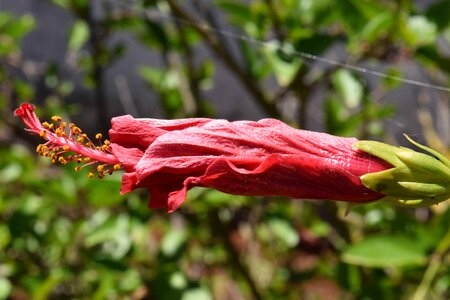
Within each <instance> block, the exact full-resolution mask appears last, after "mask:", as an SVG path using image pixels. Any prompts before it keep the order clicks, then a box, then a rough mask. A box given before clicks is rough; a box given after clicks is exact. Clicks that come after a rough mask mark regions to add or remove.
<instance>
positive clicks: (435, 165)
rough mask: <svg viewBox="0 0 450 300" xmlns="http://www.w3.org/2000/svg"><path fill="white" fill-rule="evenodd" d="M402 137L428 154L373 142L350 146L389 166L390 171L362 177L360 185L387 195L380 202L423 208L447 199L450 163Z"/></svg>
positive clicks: (424, 147)
mask: <svg viewBox="0 0 450 300" xmlns="http://www.w3.org/2000/svg"><path fill="white" fill-rule="evenodd" d="M405 137H406V138H407V139H408V141H410V142H411V143H412V144H413V145H415V146H417V147H418V148H420V149H422V150H424V151H426V152H428V153H429V154H430V155H428V154H424V153H420V152H416V151H414V150H411V149H409V148H405V147H395V146H391V145H388V144H384V143H380V142H375V141H359V142H356V143H355V144H353V147H355V148H357V149H359V150H361V151H364V152H367V153H369V154H371V155H373V156H376V157H378V158H380V159H382V160H384V161H386V162H388V163H389V164H391V165H392V168H390V169H387V170H384V171H380V172H375V173H368V174H365V175H363V176H361V182H362V183H363V184H364V186H366V187H367V188H369V189H371V190H373V191H376V192H378V193H381V194H383V195H385V196H386V197H384V198H382V199H380V200H383V201H387V202H390V203H395V204H397V205H401V206H408V207H424V206H430V205H433V204H437V203H439V202H442V201H445V200H447V199H449V198H450V161H449V160H448V159H447V158H446V157H445V156H444V155H442V154H440V153H439V152H437V151H435V150H433V149H431V148H428V147H426V146H423V145H421V144H419V143H417V142H415V141H413V140H412V139H411V138H410V137H408V136H406V135H405Z"/></svg>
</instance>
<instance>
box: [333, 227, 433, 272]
mask: <svg viewBox="0 0 450 300" xmlns="http://www.w3.org/2000/svg"><path fill="white" fill-rule="evenodd" d="M426 259H427V258H426V256H425V253H424V251H423V249H422V248H420V247H417V244H416V243H415V242H414V240H412V239H409V238H407V237H404V236H395V235H378V236H371V237H367V238H365V239H364V240H362V241H361V242H359V243H356V244H354V245H351V246H349V247H348V248H347V249H346V250H345V251H344V252H343V253H342V260H343V261H345V262H347V263H349V264H355V265H360V266H366V267H382V268H390V267H407V266H418V265H419V266H420V265H423V264H424V263H425V262H426Z"/></svg>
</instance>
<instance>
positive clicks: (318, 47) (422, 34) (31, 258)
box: [0, 0, 450, 300]
mask: <svg viewBox="0 0 450 300" xmlns="http://www.w3.org/2000/svg"><path fill="white" fill-rule="evenodd" d="M100 2H102V4H103V6H104V7H103V9H104V14H103V17H102V18H94V17H93V16H92V10H93V8H92V5H93V4H92V3H93V1H92V2H91V1H87V0H54V1H52V3H54V5H58V6H59V7H61V9H64V10H66V11H68V12H70V13H71V14H72V15H73V17H74V19H75V21H74V22H73V25H72V26H71V28H70V30H69V32H68V38H67V49H66V51H67V53H66V54H67V60H68V62H67V63H68V64H69V65H72V66H73V72H75V73H77V72H78V73H79V74H82V76H83V81H84V84H85V85H86V87H87V88H89V89H92V90H94V91H95V95H96V99H95V100H96V102H95V107H94V108H95V109H96V110H97V117H98V118H97V122H98V124H97V127H98V129H99V130H104V129H105V128H106V126H107V124H108V120H106V119H105V116H104V113H103V114H102V111H103V110H102V108H104V107H105V105H106V103H107V99H106V98H105V97H104V96H105V92H104V91H105V88H106V87H105V83H104V72H105V69H106V68H108V67H109V66H111V65H112V64H114V62H115V61H117V60H118V59H120V58H121V57H122V56H123V55H124V54H125V53H126V48H127V45H126V44H123V43H121V42H116V43H110V40H109V38H110V37H111V36H113V35H114V34H115V33H118V32H127V33H129V34H131V35H132V36H133V37H134V38H135V39H136V40H138V41H139V42H140V43H141V45H143V46H145V47H147V48H148V49H149V51H155V52H157V53H159V54H160V55H161V57H162V63H163V64H162V65H151V62H149V65H145V66H142V67H141V68H140V70H138V72H139V74H140V76H141V77H142V79H143V80H144V81H145V82H146V83H147V84H148V87H149V88H150V89H152V90H153V91H154V92H155V93H156V95H157V96H158V97H159V99H160V103H161V108H162V111H163V112H164V114H165V116H166V117H167V118H175V117H192V116H214V114H215V111H214V108H213V107H212V105H211V104H210V102H209V101H207V98H206V96H205V93H204V92H205V91H206V90H208V89H210V88H211V87H212V86H213V85H215V84H217V83H216V82H215V81H214V76H215V71H216V69H217V65H218V64H219V63H220V64H223V65H224V66H225V67H226V69H227V70H228V71H229V72H230V73H231V74H232V75H233V76H234V77H235V78H236V80H237V82H238V84H240V85H241V87H242V88H244V90H245V91H246V92H247V93H248V95H249V96H250V98H251V100H252V101H254V102H255V103H256V104H257V105H259V106H260V107H261V108H262V110H263V111H264V112H265V114H266V115H267V116H269V117H275V118H279V119H283V120H285V121H288V122H290V123H292V124H294V125H295V126H299V127H302V128H307V127H308V124H309V123H308V122H309V121H311V120H310V119H311V116H310V115H309V112H310V109H311V107H312V105H314V104H315V103H314V101H318V100H316V99H317V97H315V94H317V93H318V92H320V93H321V94H320V95H322V96H321V98H323V99H324V100H323V103H322V104H321V105H319V107H321V114H320V115H321V116H322V123H323V127H324V128H325V130H326V131H328V132H330V133H333V134H337V135H351V136H356V137H360V138H367V137H378V138H379V139H382V138H384V137H386V138H388V137H389V135H387V134H386V130H385V127H384V123H383V122H382V121H383V120H384V119H386V118H392V119H394V120H395V116H396V115H395V110H394V108H393V107H391V106H387V105H385V104H382V103H380V101H379V99H381V98H382V97H384V96H385V95H387V94H388V93H389V92H390V91H392V90H394V89H395V88H397V87H398V86H399V83H398V82H396V81H392V80H389V79H386V80H384V81H380V83H379V85H378V86H377V87H376V88H374V87H371V86H370V85H369V83H368V82H367V79H366V78H365V77H364V76H363V75H362V74H360V73H356V72H353V71H352V70H349V69H342V68H340V67H339V66H337V65H326V64H325V66H324V67H322V68H316V66H315V64H314V62H312V61H311V60H308V59H307V58H305V57H304V56H302V55H298V53H299V52H300V51H301V52H305V53H308V54H312V55H320V56H325V55H326V54H327V53H329V52H330V51H331V52H332V51H336V47H338V48H339V49H341V50H342V49H344V50H345V53H346V55H347V57H348V60H349V61H350V62H351V63H352V64H354V65H357V64H360V63H365V62H375V63H377V64H380V65H381V64H387V65H390V67H391V68H390V69H389V70H388V71H387V72H389V74H392V75H393V76H403V74H402V73H401V72H402V69H401V68H395V63H396V62H398V61H405V60H408V61H410V60H412V61H415V62H416V63H417V64H418V65H420V67H421V68H422V70H423V71H424V72H428V73H430V74H436V73H438V74H440V75H443V76H444V78H445V80H444V81H441V83H440V84H443V85H446V84H447V82H448V79H447V76H448V72H449V70H450V58H449V56H448V55H445V54H442V51H441V50H440V48H439V47H438V39H439V40H440V42H441V43H445V45H447V46H448V44H449V43H450V22H449V19H448V11H449V5H448V3H449V2H448V1H446V0H441V1H434V2H433V3H432V4H430V5H429V6H428V7H426V8H425V9H424V10H419V9H418V8H417V7H415V5H414V3H413V2H412V1H403V0H402V1H400V0H399V1H375V0H366V1H359V0H315V1H312V0H301V1H292V0H280V1H273V0H254V1H249V3H248V4H244V2H243V1H237V0H236V1H231V0H216V1H212V2H210V3H204V1H198V2H197V3H196V4H192V5H193V6H192V7H191V8H190V9H187V8H186V7H185V6H183V3H181V1H179V2H177V1H174V0H168V1H145V0H142V1H135V3H134V4H133V6H132V7H128V6H124V7H122V8H121V9H117V7H113V6H110V4H108V3H109V2H108V1H100ZM118 3H119V4H120V3H122V2H121V1H118ZM120 7H121V6H120V5H119V8H120ZM201 9H203V11H206V12H208V11H209V12H211V11H214V12H215V13H220V15H221V16H222V17H223V19H224V22H227V24H229V26H228V27H227V28H228V29H227V30H229V31H231V30H232V31H233V32H237V33H238V34H239V35H240V36H246V37H248V38H239V39H234V40H233V41H232V43H235V44H236V47H231V46H230V43H231V42H230V41H228V39H227V38H229V37H230V36H226V35H223V34H220V33H221V30H222V29H221V27H219V25H218V23H217V22H216V21H215V20H214V18H211V17H209V18H208V16H211V15H210V14H209V15H208V13H206V14H205V15H204V16H203V18H202V20H201V21H200V19H199V16H200V15H201V13H198V14H197V12H196V10H198V11H200V12H201V11H202V10H201ZM147 12H148V13H147ZM155 12H157V15H156V17H152V14H151V13H155ZM160 13H162V14H163V17H161V15H159V14H160ZM158 16H159V17H158ZM167 16H169V17H167ZM205 22H206V23H208V26H203V25H205ZM35 25H36V20H35V19H34V18H33V16H31V15H24V16H14V15H13V14H11V13H8V12H0V113H1V116H2V118H1V119H0V185H1V186H2V188H1V189H0V219H1V222H0V299H6V298H10V299H49V298H50V299H63V298H65V299H67V298H70V299H72V298H76V299H183V300H191V299H196V300H208V299H415V300H418V299H448V298H449V297H450V291H449V286H450V272H449V268H448V266H449V262H450V256H449V245H450V209H448V204H445V203H444V204H441V205H439V206H438V207H434V208H430V209H416V210H409V209H408V210H407V209H399V208H394V207H389V206H387V205H385V204H381V203H375V204H370V205H365V206H360V207H356V208H353V210H352V211H351V213H350V214H349V215H346V207H345V206H344V205H341V204H336V203H331V202H320V201H293V200H289V199H281V198H280V199H279V198H270V199H269V198H263V197H241V196H232V195H226V194H223V193H220V192H217V191H213V190H207V189H200V188H196V189H194V190H192V191H191V192H190V193H189V196H188V200H187V201H186V203H185V204H184V205H183V206H182V208H181V209H180V210H178V211H177V212H175V213H173V214H170V215H168V214H166V213H165V212H162V211H150V210H148V209H147V199H146V198H147V197H148V195H146V194H145V193H140V192H135V193H132V194H127V195H126V196H120V195H119V186H120V175H113V176H108V177H106V178H105V179H104V180H102V181H96V180H89V179H87V177H86V172H87V171H86V172H84V173H83V172H80V173H74V172H72V167H70V166H68V167H55V166H53V165H51V164H50V163H49V162H48V161H46V160H44V159H41V158H40V157H37V156H36V154H35V153H34V150H32V149H33V146H31V145H32V144H36V139H33V138H30V137H29V136H28V135H27V134H26V133H24V132H23V130H22V125H21V124H19V122H18V121H17V120H14V119H13V117H12V114H11V111H12V109H13V108H14V107H16V106H17V104H18V103H19V102H20V101H22V100H24V99H29V100H30V101H31V100H32V99H33V98H34V97H37V96H38V95H39V97H42V99H39V101H40V103H42V108H41V112H42V113H43V114H44V115H45V114H46V115H47V116H48V115H51V114H53V113H57V114H62V115H67V114H70V112H72V111H73V107H67V106H64V105H63V103H64V102H65V101H64V100H65V99H66V98H67V97H68V96H69V95H70V94H71V93H72V92H73V90H74V88H75V85H76V83H75V82H72V81H71V80H69V79H67V77H64V76H62V75H61V71H60V70H59V69H58V66H57V65H56V64H55V62H52V61H49V62H45V63H44V65H43V66H42V64H39V68H37V71H36V68H30V65H33V64H34V63H35V62H33V61H27V59H26V58H25V57H23V56H22V54H21V41H22V39H23V38H24V37H25V36H26V35H27V34H28V33H30V32H32V31H33V30H34V27H35ZM211 28H213V29H214V28H215V30H211ZM253 39H257V40H268V39H270V40H271V42H270V43H266V44H264V45H263V44H261V43H255V42H254V40H253ZM200 46H203V47H207V48H208V49H210V50H211V52H212V53H213V54H214V55H213V56H211V57H210V58H203V59H202V60H200V61H199V59H198V57H197V56H196V51H197V49H198V47H200ZM30 70H31V71H30ZM33 70H34V71H33ZM30 72H31V73H30ZM36 78H39V79H41V80H42V81H40V80H36ZM441 80H442V79H441ZM267 82H271V84H266V83H267ZM42 83H43V85H44V87H43V86H42ZM289 99H294V102H295V104H296V105H295V106H294V107H295V109H294V111H290V113H289V114H284V113H283V110H282V109H280V107H282V106H283V103H284V102H285V101H286V100H289ZM447 109H448V106H447ZM421 113H422V116H424V117H423V118H422V119H421V120H427V119H426V118H425V117H426V116H427V115H426V112H421ZM315 121H317V120H315ZM422 124H423V125H424V129H425V130H424V134H425V137H426V138H427V140H428V141H429V143H430V146H432V147H435V148H437V149H440V150H441V151H447V147H446V146H445V144H443V143H442V142H441V141H440V140H438V139H436V132H435V131H434V128H433V126H432V125H433V124H432V123H431V124H430V122H423V123H422ZM446 154H447V155H448V154H449V153H448V152H446Z"/></svg>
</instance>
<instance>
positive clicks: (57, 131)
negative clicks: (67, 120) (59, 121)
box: [55, 127, 63, 137]
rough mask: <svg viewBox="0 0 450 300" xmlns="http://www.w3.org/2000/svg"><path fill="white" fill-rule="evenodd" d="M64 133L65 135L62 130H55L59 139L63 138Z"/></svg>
mask: <svg viewBox="0 0 450 300" xmlns="http://www.w3.org/2000/svg"><path fill="white" fill-rule="evenodd" d="M62 133H63V131H62V130H61V128H59V127H58V128H56V129H55V134H56V136H59V137H61V136H62Z"/></svg>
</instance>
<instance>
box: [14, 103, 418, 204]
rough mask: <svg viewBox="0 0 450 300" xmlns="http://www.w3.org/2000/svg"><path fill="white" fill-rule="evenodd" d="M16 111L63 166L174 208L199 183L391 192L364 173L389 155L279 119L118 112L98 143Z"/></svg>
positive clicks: (324, 195)
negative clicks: (112, 176) (116, 175)
mask: <svg viewBox="0 0 450 300" xmlns="http://www.w3.org/2000/svg"><path fill="white" fill-rule="evenodd" d="M15 115H16V116H18V117H20V118H21V119H22V121H23V122H24V123H25V125H26V126H27V127H28V130H29V131H31V132H32V133H34V134H38V135H40V136H41V137H42V138H44V139H46V140H47V142H46V143H45V144H41V145H39V146H38V148H37V151H38V152H39V153H40V154H41V155H44V156H48V157H50V158H51V159H52V160H53V161H54V162H60V163H63V164H65V163H67V162H69V161H76V162H77V163H80V164H81V165H79V166H77V167H76V170H79V169H80V168H82V167H85V166H86V165H95V166H96V170H97V172H98V175H99V177H101V178H102V177H103V176H105V175H106V174H107V173H112V172H113V171H115V170H118V169H124V170H125V173H124V174H123V177H122V187H121V193H127V192H129V191H132V190H134V189H136V188H147V189H148V190H149V191H150V204H149V206H150V207H152V208H165V209H166V210H167V211H169V212H171V211H174V210H175V209H177V208H178V207H179V206H180V205H181V203H182V202H183V201H184V199H185V197H186V192H187V191H188V190H189V189H190V188H192V187H194V186H202V187H210V188H214V189H217V190H220V191H222V192H225V193H230V194H239V195H254V196H287V197H292V198H307V199H329V200H337V201H347V202H357V203H361V202H368V201H373V200H377V199H380V198H382V197H384V196H385V195H386V193H384V191H383V190H382V186H381V185H375V187H374V188H368V187H367V186H368V185H367V184H363V182H362V181H361V178H363V176H364V175H370V174H372V173H374V174H380V173H381V172H382V171H386V170H392V166H393V164H392V162H391V161H389V159H385V160H382V159H380V158H378V157H376V156H373V155H371V154H369V153H368V152H370V151H361V150H359V149H357V148H355V147H354V145H355V143H357V142H358V140H357V139H355V138H342V137H335V136H332V135H328V134H325V133H318V132H311V131H305V130H299V129H294V128H292V127H289V126H288V125H286V124H284V123H282V122H280V121H277V120H274V119H264V120H260V121H258V122H251V121H236V122H229V121H226V120H214V119H202V118H197V119H180V120H157V119H134V118H132V117H131V116H120V117H116V118H113V119H112V121H111V123H112V128H111V130H110V131H109V136H110V139H111V141H108V140H105V141H104V142H100V140H101V135H100V134H98V135H97V136H96V139H98V140H99V141H98V142H97V145H96V144H95V143H94V142H92V141H91V140H89V139H88V138H87V136H86V135H85V134H84V133H82V131H81V130H80V129H79V128H78V127H77V126H75V125H73V124H69V127H70V130H69V132H68V133H67V132H66V130H65V128H66V124H65V123H64V122H62V121H61V119H60V118H59V117H53V118H52V120H53V122H52V123H47V122H44V123H41V122H40V121H39V119H38V118H37V117H36V115H35V113H34V107H33V106H32V105H30V104H23V105H22V106H21V107H20V108H18V109H17V110H16V111H15ZM383 145H385V144H383ZM389 147H393V146H389ZM383 151H384V150H383ZM411 151H412V150H411ZM388 161H389V162H388ZM89 176H90V177H92V176H94V173H93V172H90V173H89ZM411 197H412V196H411ZM411 197H409V198H408V199H415V197H412V198H411Z"/></svg>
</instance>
